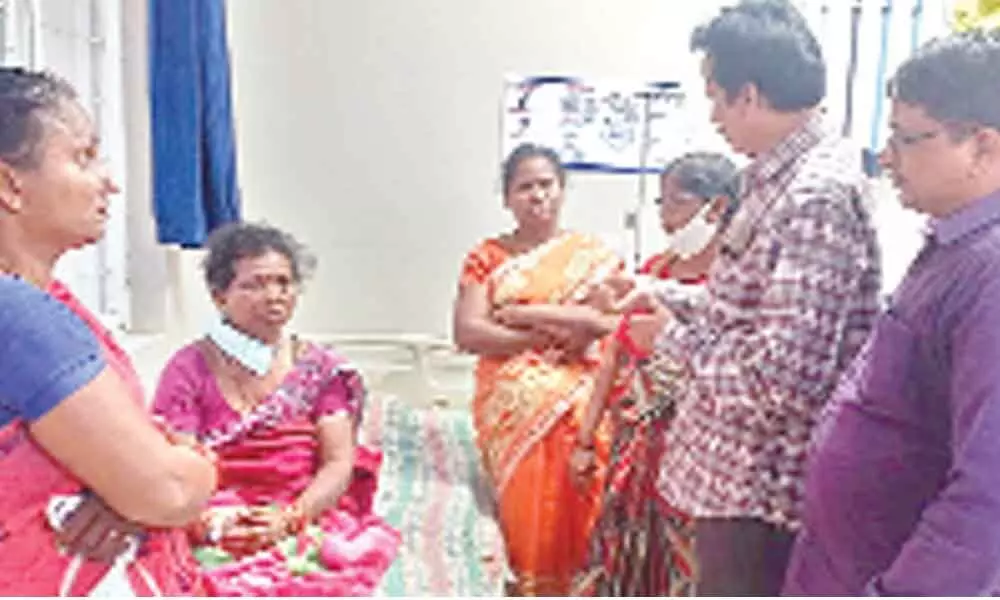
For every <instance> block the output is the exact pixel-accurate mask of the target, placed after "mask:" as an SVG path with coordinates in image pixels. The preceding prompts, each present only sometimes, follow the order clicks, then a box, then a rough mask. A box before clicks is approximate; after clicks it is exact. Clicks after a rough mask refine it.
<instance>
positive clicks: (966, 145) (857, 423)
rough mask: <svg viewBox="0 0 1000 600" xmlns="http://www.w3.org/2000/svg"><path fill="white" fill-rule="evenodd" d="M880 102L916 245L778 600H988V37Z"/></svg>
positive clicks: (995, 407)
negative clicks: (978, 599) (902, 599)
mask: <svg viewBox="0 0 1000 600" xmlns="http://www.w3.org/2000/svg"><path fill="white" fill-rule="evenodd" d="M890 96H891V98H892V102H893V105H892V118H891V129H892V134H891V136H890V137H889V140H888V144H887V146H886V149H885V150H884V151H883V153H882V155H881V161H882V164H883V165H884V166H885V167H886V168H887V169H888V170H889V171H890V172H891V174H892V177H893V179H894V181H895V183H896V186H897V188H898V190H899V193H900V197H901V200H902V202H903V203H904V205H906V206H908V207H910V208H912V209H914V210H917V211H919V212H921V213H924V214H926V215H928V216H929V217H931V220H930V228H929V232H928V240H927V243H926V245H925V246H924V248H923V249H922V250H921V252H920V253H919V255H918V256H917V258H916V259H915V260H914V262H913V264H912V265H911V266H910V269H909V271H908V273H907V275H906V277H905V279H904V280H903V282H902V283H901V284H900V286H899V288H898V289H897V290H896V293H895V294H894V298H893V300H892V301H891V302H890V306H889V307H888V309H887V310H886V311H885V312H884V314H882V315H881V317H880V318H879V320H878V322H877V323H876V327H875V331H874V332H873V334H872V336H871V338H870V339H869V341H868V344H867V345H866V347H865V349H864V350H863V351H862V353H861V354H860V355H859V357H858V359H857V360H856V361H855V363H854V364H853V366H852V367H851V368H850V369H849V370H848V372H847V374H846V376H845V378H844V379H843V380H842V382H841V384H840V386H839V388H838V390H837V392H836V393H835V394H834V397H833V401H832V402H831V403H829V404H828V409H827V413H826V414H825V415H824V418H823V422H822V425H821V426H820V428H819V430H818V435H817V438H816V446H815V448H814V452H813V455H812V458H811V463H810V469H809V471H808V475H807V483H806V508H805V524H804V528H803V530H802V532H801V533H800V535H799V539H798V540H797V542H796V546H795V549H794V551H793V556H792V559H791V565H790V567H789V570H788V572H787V575H786V580H785V588H784V593H786V594H789V595H796V596H798V595H842V596H850V595H859V594H873V595H904V596H912V595H931V596H972V595H982V594H992V593H996V592H1000V35H997V34H992V35H990V34H985V33H968V34H961V35H954V36H951V37H948V38H943V39H939V40H935V41H933V42H931V43H929V44H927V45H925V46H924V47H923V48H921V49H920V50H919V51H918V52H917V53H916V54H915V55H914V56H913V57H911V58H910V59H909V60H907V61H906V62H905V63H904V64H903V65H902V66H901V67H900V68H899V71H898V72H897V73H896V75H895V77H894V78H893V80H892V83H891V85H890Z"/></svg>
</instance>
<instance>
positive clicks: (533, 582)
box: [473, 233, 620, 595]
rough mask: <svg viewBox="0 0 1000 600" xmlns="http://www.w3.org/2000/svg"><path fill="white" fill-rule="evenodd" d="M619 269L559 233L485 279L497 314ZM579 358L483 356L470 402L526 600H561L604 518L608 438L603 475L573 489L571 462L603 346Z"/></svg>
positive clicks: (540, 352) (588, 240)
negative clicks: (551, 599) (534, 599)
mask: <svg viewBox="0 0 1000 600" xmlns="http://www.w3.org/2000/svg"><path fill="white" fill-rule="evenodd" d="M619 268H620V260H619V258H618V257H617V256H616V255H615V254H614V253H613V252H612V251H611V250H610V249H608V248H607V247H606V246H605V245H604V244H603V243H601V242H600V241H599V240H597V239H596V238H593V237H590V236H585V235H581V234H575V233H569V234H565V235H562V236H560V237H558V238H556V239H554V240H552V241H550V242H548V243H546V244H543V245H542V246H540V247H539V248H536V249H535V250H533V251H531V252H528V253H526V254H522V255H518V256H515V257H509V258H507V259H506V260H505V261H504V262H503V263H502V264H500V265H499V266H498V267H497V268H496V269H494V270H493V271H492V272H491V273H489V275H488V277H487V278H486V280H485V284H486V287H487V291H488V295H489V299H490V301H491V304H492V306H493V308H494V309H496V308H500V307H503V306H509V305H512V304H561V303H571V302H574V301H575V300H577V299H579V297H580V296H581V294H582V293H583V291H584V289H585V288H586V286H587V284H588V283H590V282H592V281H594V280H597V279H600V278H602V277H603V276H605V275H607V274H609V273H611V272H614V271H616V270H617V269H619ZM594 346H595V348H592V350H593V351H594V352H592V353H588V354H587V355H586V356H584V357H583V358H582V359H578V360H574V361H572V362H561V361H559V360H557V359H555V358H553V355H552V353H551V352H546V349H544V348H540V349H534V350H530V351H526V352H523V353H521V354H517V355H514V356H509V357H503V358H492V357H484V358H481V359H480V361H479V365H478V367H477V370H476V397H475V401H474V404H473V411H474V418H475V426H476V433H477V443H478V446H479V451H480V454H481V456H482V459H483V464H484V467H485V469H486V471H487V473H488V475H489V476H490V477H491V479H492V481H493V483H494V485H495V489H496V493H497V498H498V501H499V517H500V526H501V528H502V530H503V534H504V538H505V542H506V547H507V555H508V562H509V565H510V568H511V569H512V571H513V574H514V576H515V578H516V582H515V585H516V588H517V590H516V591H517V593H518V594H521V595H564V594H566V593H568V592H569V590H570V586H571V582H572V579H573V575H574V573H575V572H576V571H577V569H579V568H580V566H581V565H582V563H583V561H584V559H585V558H586V553H587V542H588V539H589V536H590V531H591V527H592V526H593V523H594V521H595V519H596V517H597V514H598V512H599V508H600V507H599V498H600V491H601V487H602V481H603V479H602V477H601V476H600V474H601V473H603V465H604V463H605V462H606V459H607V439H606V436H598V438H599V439H598V443H597V462H598V467H599V468H598V474H599V476H598V477H595V478H594V479H593V481H592V482H591V484H590V486H589V488H588V489H583V490H579V489H577V488H576V487H574V486H573V484H572V483H571V480H570V474H569V459H570V455H571V453H572V451H573V448H574V443H575V439H576V433H577V430H578V428H579V423H580V420H581V419H582V417H583V412H584V410H585V409H586V405H587V402H588V400H589V398H590V394H591V391H592V388H593V384H594V379H595V377H596V374H597V371H598V368H599V366H600V353H599V352H597V350H598V348H596V346H598V344H597V343H595V344H594Z"/></svg>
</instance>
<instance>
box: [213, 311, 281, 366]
mask: <svg viewBox="0 0 1000 600" xmlns="http://www.w3.org/2000/svg"><path fill="white" fill-rule="evenodd" d="M205 333H206V334H207V335H208V339H210V340H212V342H213V343H215V345H216V347H218V348H219V350H221V351H222V352H223V354H225V355H226V356H228V357H229V358H231V359H233V360H235V361H237V362H239V363H240V364H241V365H243V366H244V367H246V368H247V370H249V371H250V372H252V373H254V374H255V375H259V376H264V375H267V373H268V372H269V371H270V370H271V361H273V360H274V348H272V347H270V346H268V345H267V344H265V343H264V342H262V341H260V340H258V339H256V338H253V337H250V336H249V335H247V334H245V333H243V332H242V331H240V330H238V329H236V328H235V327H233V326H232V325H230V324H229V323H227V322H226V320H225V318H224V317H222V316H221V315H220V316H219V317H217V318H216V319H215V320H213V321H212V323H211V324H210V325H209V327H208V330H207V331H206V332H205Z"/></svg>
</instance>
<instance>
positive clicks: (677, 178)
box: [570, 152, 738, 596]
mask: <svg viewBox="0 0 1000 600" xmlns="http://www.w3.org/2000/svg"><path fill="white" fill-rule="evenodd" d="M735 177H736V167H735V166H734V165H733V163H732V162H731V161H730V160H729V159H728V158H726V157H725V156H722V155H720V154H714V153H704V152H695V153H690V154H685V155H683V156H681V157H680V158H677V159H676V160H674V161H673V162H672V163H670V164H669V165H667V167H666V168H665V169H664V171H663V173H662V174H661V176H660V190H661V195H660V198H658V199H657V202H658V204H659V205H660V218H661V223H662V225H663V229H664V231H665V232H666V234H667V238H668V244H667V249H666V250H665V251H664V252H662V253H660V254H657V255H655V256H653V257H652V258H651V259H649V260H648V261H647V262H646V263H645V265H644V266H643V267H642V268H641V269H640V272H641V275H640V276H639V277H638V281H634V280H630V279H628V278H613V279H611V280H609V281H606V282H605V283H606V284H607V287H608V288H609V291H611V292H612V293H614V292H617V293H619V294H622V293H626V292H627V291H628V290H629V288H632V287H634V286H636V285H639V286H644V285H646V286H648V285H654V283H653V281H654V280H656V281H664V282H666V281H669V282H672V283H673V285H676V286H678V287H679V288H694V289H697V287H699V286H700V284H702V283H704V281H705V279H706V275H707V273H708V269H709V267H710V266H711V263H712V260H713V259H714V257H715V254H716V251H717V245H718V239H719V233H720V232H721V231H723V230H724V229H725V227H726V225H727V224H728V223H729V220H730V219H731V218H732V216H733V214H734V213H735V212H736V209H737V208H738V202H737V199H736V194H735V186H734V185H733V184H734V183H735V182H734V180H735ZM678 292H679V293H683V291H682V290H678ZM625 301H626V300H625V299H624V298H621V299H619V302H625ZM632 318H633V316H632V315H625V316H623V317H622V319H621V320H620V321H619V327H618V329H617V332H616V334H615V336H614V337H613V338H612V340H611V342H610V343H609V344H608V345H607V347H606V348H605V351H604V358H603V361H602V366H601V371H600V373H599V374H598V376H597V381H596V383H595V386H594V391H593V394H592V395H591V397H590V403H589V405H588V407H587V411H586V413H585V415H584V418H583V423H582V425H581V427H580V431H579V432H578V433H577V438H576V449H575V450H574V452H573V455H572V459H571V461H570V470H571V476H572V477H573V479H574V481H576V482H577V485H579V486H585V485H587V483H588V482H589V481H590V480H591V478H592V477H593V475H594V473H595V472H596V469H597V466H598V465H597V463H596V461H595V454H594V438H595V435H596V433H597V430H598V426H599V424H600V423H601V420H602V416H603V415H604V413H605V412H606V411H607V410H608V409H611V412H612V414H613V416H614V418H613V425H614V428H613V429H614V434H613V442H612V450H611V460H610V462H609V464H608V472H607V476H606V483H605V489H604V496H603V500H602V510H601V516H600V518H599V520H598V522H597V525H596V526H595V528H594V533H593V536H592V538H591V548H590V560H589V563H588V565H587V567H586V568H585V569H584V570H583V572H582V574H581V577H580V579H579V580H578V587H579V589H578V590H577V591H578V592H580V593H588V594H589V593H593V594H595V595H598V596H683V595H691V594H692V593H693V592H694V582H695V579H694V570H695V566H694V564H693V557H692V551H691V528H692V525H691V522H690V519H688V518H687V516H686V515H684V514H682V513H680V512H679V511H677V510H675V509H673V508H671V507H670V506H668V505H666V504H665V503H664V502H663V501H662V499H660V497H659V494H658V493H657V491H656V479H657V476H658V474H659V463H660V457H661V455H662V452H663V446H662V443H663V427H664V425H665V424H666V422H667V421H668V420H669V419H670V416H671V411H672V408H673V405H672V402H673V400H674V397H673V396H674V395H673V394H672V393H671V387H670V386H671V385H676V383H677V382H676V381H673V380H672V379H671V374H670V373H669V372H664V371H663V369H662V368H660V365H657V364H650V363H648V362H647V361H646V356H645V354H644V353H643V352H641V351H640V350H638V348H637V347H636V344H635V343H634V342H633V340H632V338H631V336H630V329H629V324H630V322H631V321H630V320H631V319H632ZM635 318H641V317H640V316H638V315H637V316H636V317H635Z"/></svg>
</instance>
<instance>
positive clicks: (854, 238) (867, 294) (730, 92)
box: [632, 0, 880, 596]
mask: <svg viewBox="0 0 1000 600" xmlns="http://www.w3.org/2000/svg"><path fill="white" fill-rule="evenodd" d="M691 46H692V49H693V50H695V51H700V52H702V53H703V55H704V56H703V62H702V74H703V76H704V79H705V90H706V93H707V95H708V96H709V98H710V100H711V104H712V121H713V123H714V124H715V125H716V126H717V127H718V129H719V132H720V133H721V134H722V135H723V136H724V137H725V138H726V140H727V141H728V142H729V144H730V145H731V146H732V147H733V149H734V150H735V151H737V152H740V153H742V154H746V155H748V156H749V157H750V158H751V159H752V162H751V164H750V165H749V166H748V167H747V169H746V170H745V172H744V173H743V174H742V176H741V181H740V186H741V204H742V208H741V209H740V212H739V213H738V214H737V216H736V219H735V220H734V222H733V223H732V224H731V225H730V227H729V228H728V229H727V230H726V231H725V232H724V234H723V239H722V241H721V247H720V248H719V254H718V258H717V259H716V261H715V263H714V265H713V268H712V271H711V273H710V277H709V282H708V285H707V288H706V291H705V293H704V295H703V296H702V297H700V298H698V299H697V300H696V301H695V304H694V306H690V305H689V306H685V307H683V310H682V309H681V308H682V307H680V306H677V303H676V300H677V299H676V298H671V297H669V296H667V297H661V298H660V301H661V303H662V304H661V308H660V310H659V311H658V316H656V317H645V318H646V319H647V320H646V321H645V322H644V323H645V325H641V324H640V321H639V319H640V318H639V317H634V318H633V321H632V323H633V330H634V333H633V335H634V336H635V337H636V340H637V341H639V340H641V339H643V335H642V334H641V333H640V331H639V328H640V327H645V330H646V331H650V330H651V328H652V327H656V331H659V334H658V336H657V337H656V339H655V344H654V346H655V348H654V357H653V360H654V361H660V362H661V363H662V364H666V365H669V366H670V370H674V369H677V370H678V371H680V372H683V373H685V375H683V377H684V379H685V383H686V385H683V386H681V387H682V388H683V389H684V390H685V392H684V394H683V397H682V398H678V404H677V413H676V415H675V417H674V419H673V421H672V423H671V426H670V427H669V429H668V432H667V437H666V444H667V452H666V456H665V459H664V462H663V464H662V469H661V475H660V485H659V487H660V492H661V494H662V495H663V497H664V499H665V500H666V501H667V502H668V503H670V504H671V505H672V506H674V507H675V508H678V509H680V510H683V511H686V512H688V513H689V514H691V515H692V516H694V517H695V519H696V528H695V531H696V533H695V545H696V549H697V558H698V563H699V568H700V580H699V584H698V585H699V588H698V593H699V595H725V596H744V595H765V596H774V595H777V594H778V593H779V592H780V589H781V584H782V580H783V577H784V571H785V568H786V566H787V562H788V555H789V552H790V548H791V545H792V542H793V538H794V535H795V532H796V531H797V529H798V528H799V526H800V516H801V500H802V495H803V492H802V489H803V469H804V463H805V457H806V450H807V445H808V442H809V438H810V433H811V430H812V428H813V425H814V422H815V420H816V417H817V416H818V413H819V411H820V409H821V407H822V406H823V404H824V403H825V402H826V400H827V398H828V397H829V396H830V395H831V393H832V391H833V389H834V386H835V384H836V381H837V379H838V377H839V375H840V374H841V372H842V371H843V370H844V369H845V368H846V366H847V365H848V363H849V362H850V360H851V359H852V357H853V356H854V355H855V354H856V353H857V351H858V350H859V348H860V347H861V345H862V343H863V341H864V340H865V338H866V337H867V336H868V333H869V331H870V329H871V326H872V323H873V320H874V317H875V315H876V312H877V308H878V306H877V303H878V293H879V288H880V269H879V252H878V245H877V240H876V234H875V230H874V228H873V225H872V218H871V215H870V214H869V207H870V206H871V204H872V203H871V200H870V199H869V198H868V197H867V194H868V192H867V188H866V185H865V177H864V174H863V172H862V167H863V163H862V153H861V149H860V148H858V147H857V146H854V145H852V144H850V143H848V142H847V141H846V140H844V139H842V138H841V137H840V136H839V135H837V134H835V133H832V132H830V131H828V130H827V129H826V128H825V127H824V125H823V124H822V123H821V122H820V114H819V109H818V105H819V104H820V102H821V101H822V99H823V97H824V95H825V82H826V68H825V65H824V62H823V58H822V55H821V52H820V48H819V45H818V43H817V41H816V39H815V38H814V36H813V34H812V33H811V32H810V30H809V28H808V26H807V25H806V23H805V20H804V19H803V17H802V15H801V14H800V13H799V12H798V11H797V10H796V9H795V8H794V7H793V6H792V5H791V4H790V3H788V2H785V1H781V0H744V1H743V2H741V3H739V4H738V5H736V6H734V7H732V8H730V9H723V11H722V12H721V13H720V14H719V15H718V16H716V17H715V18H714V19H713V20H712V21H710V22H709V23H707V24H706V25H704V26H702V27H700V28H699V29H697V30H696V31H695V32H694V34H693V36H692V40H691ZM689 301H690V300H689ZM663 305H665V306H667V307H670V308H672V310H669V309H664V308H662V306H663ZM652 337H653V334H652V333H647V334H646V335H645V340H646V343H647V344H649V343H653V341H652Z"/></svg>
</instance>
